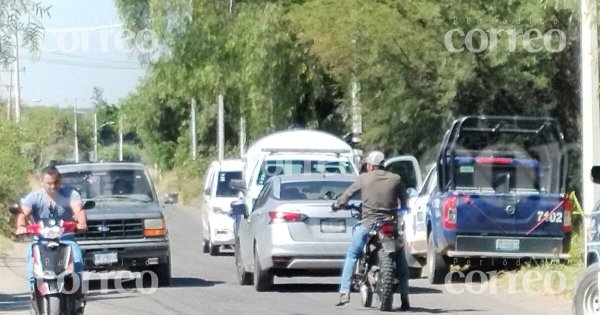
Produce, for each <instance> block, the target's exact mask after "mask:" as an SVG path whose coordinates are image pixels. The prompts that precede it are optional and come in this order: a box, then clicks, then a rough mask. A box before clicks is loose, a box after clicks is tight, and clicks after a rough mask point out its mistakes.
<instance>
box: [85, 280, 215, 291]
mask: <svg viewBox="0 0 600 315" xmlns="http://www.w3.org/2000/svg"><path fill="white" fill-rule="evenodd" d="M223 283H225V282H223V281H212V280H204V279H199V278H190V277H173V278H171V285H170V286H169V287H167V288H190V287H196V288H205V287H213V286H215V285H218V284H223ZM88 287H89V290H90V291H97V290H112V291H115V290H116V291H118V290H119V289H121V288H122V289H125V290H127V291H131V290H136V289H144V290H146V291H147V290H148V289H149V288H151V284H150V283H149V282H148V281H143V280H142V279H141V278H134V279H129V280H120V283H119V281H115V280H114V279H109V280H104V281H101V280H90V282H89V284H88Z"/></svg>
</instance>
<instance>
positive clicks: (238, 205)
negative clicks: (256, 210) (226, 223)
mask: <svg viewBox="0 0 600 315" xmlns="http://www.w3.org/2000/svg"><path fill="white" fill-rule="evenodd" d="M231 216H243V217H244V218H247V217H248V207H246V204H245V203H244V202H243V201H242V200H237V201H234V202H232V203H231Z"/></svg>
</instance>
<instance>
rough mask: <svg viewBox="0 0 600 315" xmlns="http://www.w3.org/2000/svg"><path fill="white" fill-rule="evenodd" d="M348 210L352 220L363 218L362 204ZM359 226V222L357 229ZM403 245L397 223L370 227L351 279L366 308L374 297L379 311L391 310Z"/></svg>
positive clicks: (385, 222) (350, 206)
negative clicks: (398, 254)
mask: <svg viewBox="0 0 600 315" xmlns="http://www.w3.org/2000/svg"><path fill="white" fill-rule="evenodd" d="M345 209H346V210H350V211H351V213H352V216H353V217H355V218H357V219H361V218H362V207H361V205H358V206H357V205H348V206H346V207H345ZM359 225H360V223H358V224H357V225H356V226H355V227H354V229H356V228H357V227H358V226H359ZM402 244H403V242H402V234H401V231H400V229H399V228H398V222H397V221H396V220H393V221H376V222H375V223H374V224H373V226H372V227H371V230H370V231H369V237H368V240H367V242H366V244H365V246H364V247H363V253H362V256H361V257H360V258H359V259H358V260H357V261H356V267H355V269H354V275H353V277H352V288H353V289H354V290H355V291H358V292H360V296H361V302H362V305H363V306H365V307H371V306H372V305H373V296H374V295H375V296H376V297H377V298H378V302H379V305H380V306H379V309H380V310H382V311H391V310H392V305H393V302H394V292H395V291H396V287H397V285H398V279H397V276H396V274H397V273H396V257H397V253H399V252H400V251H399V250H400V249H402V247H401V246H402Z"/></svg>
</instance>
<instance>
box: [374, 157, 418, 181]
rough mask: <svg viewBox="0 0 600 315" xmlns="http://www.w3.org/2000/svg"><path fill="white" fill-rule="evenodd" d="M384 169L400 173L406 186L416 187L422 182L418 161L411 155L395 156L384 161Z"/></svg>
mask: <svg viewBox="0 0 600 315" xmlns="http://www.w3.org/2000/svg"><path fill="white" fill-rule="evenodd" d="M383 166H384V168H385V170H387V171H389V172H392V173H395V174H398V175H400V178H401V180H402V182H403V183H404V185H405V186H406V188H407V189H408V188H413V189H418V188H419V187H421V185H422V184H423V177H422V175H421V169H420V168H419V162H418V161H417V159H416V158H415V157H414V156H412V155H401V156H395V157H393V158H390V159H388V160H386V161H385V163H384V164H383Z"/></svg>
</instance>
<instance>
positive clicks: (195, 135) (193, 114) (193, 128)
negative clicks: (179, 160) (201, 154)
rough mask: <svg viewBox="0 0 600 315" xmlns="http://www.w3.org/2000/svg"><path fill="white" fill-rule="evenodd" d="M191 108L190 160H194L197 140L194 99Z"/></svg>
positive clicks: (196, 151) (196, 152)
mask: <svg viewBox="0 0 600 315" xmlns="http://www.w3.org/2000/svg"><path fill="white" fill-rule="evenodd" d="M191 103H192V104H191V105H192V108H191V120H192V121H191V123H192V124H191V125H192V160H193V161H195V160H196V155H197V154H198V148H197V146H198V139H197V131H196V99H195V98H192V102H191Z"/></svg>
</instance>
